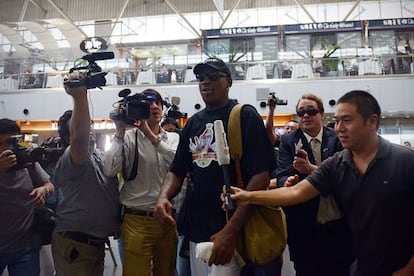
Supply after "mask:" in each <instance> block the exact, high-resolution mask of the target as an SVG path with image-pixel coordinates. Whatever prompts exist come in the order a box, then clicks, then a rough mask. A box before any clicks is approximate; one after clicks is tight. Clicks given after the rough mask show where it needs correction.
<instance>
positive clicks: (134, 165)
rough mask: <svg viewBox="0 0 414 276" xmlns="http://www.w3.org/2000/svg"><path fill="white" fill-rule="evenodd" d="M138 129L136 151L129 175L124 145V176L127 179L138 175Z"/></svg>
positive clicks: (132, 178)
mask: <svg viewBox="0 0 414 276" xmlns="http://www.w3.org/2000/svg"><path fill="white" fill-rule="evenodd" d="M138 157H139V153H138V130H137V129H136V130H135V151H134V163H132V169H131V174H130V175H129V176H128V177H127V175H128V174H127V171H126V167H125V148H124V145H122V177H123V178H124V180H125V182H126V181H131V180H134V179H135V178H136V177H137V173H138Z"/></svg>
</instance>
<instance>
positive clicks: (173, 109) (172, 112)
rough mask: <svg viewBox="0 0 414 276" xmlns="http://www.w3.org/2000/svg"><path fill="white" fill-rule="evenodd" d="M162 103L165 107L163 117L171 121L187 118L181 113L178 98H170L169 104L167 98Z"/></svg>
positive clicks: (185, 114)
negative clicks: (171, 119)
mask: <svg viewBox="0 0 414 276" xmlns="http://www.w3.org/2000/svg"><path fill="white" fill-rule="evenodd" d="M162 103H163V104H164V105H165V107H167V110H166V111H165V115H164V116H165V117H170V118H173V119H180V118H187V116H188V114H187V113H184V112H181V111H180V107H179V106H178V105H179V104H180V98H179V97H172V98H171V103H170V102H169V101H168V98H166V99H165V100H163V101H162Z"/></svg>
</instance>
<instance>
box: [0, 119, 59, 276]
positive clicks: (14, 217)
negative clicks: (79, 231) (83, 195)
mask: <svg viewBox="0 0 414 276" xmlns="http://www.w3.org/2000/svg"><path fill="white" fill-rule="evenodd" d="M19 134H20V127H19V126H18V125H17V123H16V122H15V121H13V120H10V119H0V225H1V227H0V275H1V274H2V273H3V271H4V270H5V269H6V267H7V270H8V272H9V275H10V276H17V275H33V276H35V275H39V273H40V264H39V250H40V242H39V241H38V240H37V236H36V235H35V234H33V233H32V226H33V222H34V220H33V219H34V211H35V208H37V207H40V206H42V205H44V203H45V199H46V198H47V197H48V196H49V195H50V194H51V193H53V185H52V183H50V181H49V175H48V174H47V173H46V172H45V171H44V170H43V169H42V168H41V167H40V165H39V163H38V162H31V161H30V162H26V161H28V159H27V154H28V151H27V149H25V148H23V147H22V146H20V145H19V141H18V140H17V137H16V135H19ZM29 166H32V167H31V168H33V170H32V171H33V173H34V174H36V183H34V181H32V178H31V174H30V173H31V172H29ZM31 168H30V170H31ZM33 180H35V179H33Z"/></svg>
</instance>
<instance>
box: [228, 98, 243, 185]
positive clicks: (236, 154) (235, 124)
mask: <svg viewBox="0 0 414 276" xmlns="http://www.w3.org/2000/svg"><path fill="white" fill-rule="evenodd" d="M242 108H243V105H242V104H236V105H235V106H234V107H233V108H232V110H231V112H230V116H229V122H228V125H227V129H228V131H227V132H228V134H227V137H228V140H229V141H228V142H229V147H230V156H231V158H232V159H233V161H234V168H235V171H236V178H237V186H239V187H240V188H243V187H244V183H243V177H242V172H241V165H240V160H241V158H242V156H243V143H242V133H241V119H240V116H241V110H242Z"/></svg>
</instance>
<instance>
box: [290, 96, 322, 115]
mask: <svg viewBox="0 0 414 276" xmlns="http://www.w3.org/2000/svg"><path fill="white" fill-rule="evenodd" d="M305 99H306V100H311V101H315V102H316V104H317V105H318V109H319V112H320V113H324V112H325V109H324V108H323V102H322V99H321V98H319V97H318V96H316V95H315V94H311V93H307V94H304V95H302V97H300V99H299V101H298V103H297V104H296V111H298V105H299V102H300V101H301V100H305Z"/></svg>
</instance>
